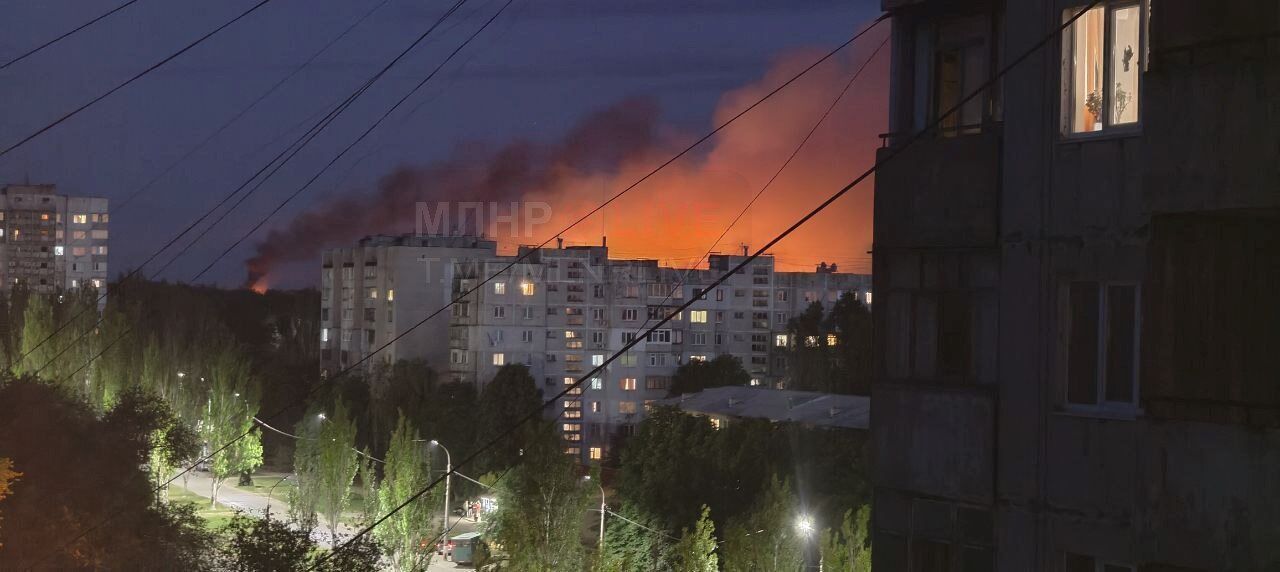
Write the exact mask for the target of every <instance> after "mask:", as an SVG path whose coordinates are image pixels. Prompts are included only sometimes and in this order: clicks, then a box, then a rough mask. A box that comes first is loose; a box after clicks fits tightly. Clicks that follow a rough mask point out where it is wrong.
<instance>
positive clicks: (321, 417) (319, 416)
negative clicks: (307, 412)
mask: <svg viewBox="0 0 1280 572" xmlns="http://www.w3.org/2000/svg"><path fill="white" fill-rule="evenodd" d="M316 419H319V420H321V421H324V420H325V419H328V418H327V417H325V416H324V414H323V413H319V414H317V415H316Z"/></svg>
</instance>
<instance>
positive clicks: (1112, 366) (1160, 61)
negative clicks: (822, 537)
mask: <svg viewBox="0 0 1280 572" xmlns="http://www.w3.org/2000/svg"><path fill="white" fill-rule="evenodd" d="M881 4H882V6H883V8H884V9H886V10H888V11H889V12H890V13H891V14H892V16H893V36H892V40H891V41H892V46H893V64H892V70H891V75H890V77H891V95H890V102H891V104H890V110H891V111H890V131H891V133H890V134H889V135H887V136H886V141H885V148H884V149H882V153H886V154H887V153H893V152H897V151H898V149H900V148H902V146H904V145H906V142H907V140H908V137H909V135H911V134H913V133H915V132H918V131H919V130H921V129H922V128H924V127H925V126H927V125H929V124H930V123H931V122H932V121H934V120H935V119H936V118H938V117H940V116H941V112H943V111H945V110H947V109H949V108H951V107H953V106H956V105H958V104H960V102H961V100H962V98H963V97H964V96H966V95H967V94H968V93H970V92H971V91H973V90H976V89H977V88H978V87H980V86H982V85H984V82H986V81H987V78H989V77H991V76H992V74H993V73H994V71H995V70H997V69H999V68H1000V67H1001V66H1004V65H1006V63H1008V62H1012V61H1015V59H1016V58H1018V57H1020V56H1021V55H1022V54H1023V53H1025V52H1026V51H1028V50H1030V49H1031V48H1032V47H1033V46H1034V45H1035V44H1036V43H1037V42H1039V41H1040V40H1041V38H1043V37H1044V35H1046V34H1048V33H1049V32H1051V31H1052V30H1053V29H1054V28H1055V27H1057V26H1059V25H1060V24H1062V23H1063V22H1064V21H1066V19H1067V18H1070V17H1071V16H1073V15H1075V14H1076V13H1077V11H1078V10H1079V9H1081V8H1082V7H1083V6H1085V5H1087V4H1088V2H1086V1H1085V0H1066V1H1061V0H1059V1H1052V2H1051V1H1046V0H1019V1H1016V2H1014V1H1005V2H999V1H984V0H966V1H951V2H943V1H935V0H883V1H882V3H881ZM1277 37H1280V4H1277V3H1276V2H1275V0H1232V1H1222V2H1194V1H1168V2H1163V1H1158V0H1152V1H1151V2H1147V1H1145V0H1144V1H1141V2H1139V1H1117V0H1104V1H1102V2H1100V3H1098V4H1097V6H1096V7H1095V8H1093V9H1091V10H1090V11H1089V12H1087V13H1085V14H1083V16H1082V17H1081V18H1080V19H1079V20H1077V21H1076V22H1075V23H1074V24H1073V25H1072V26H1071V27H1070V28H1068V29H1067V30H1066V31H1065V33H1064V34H1063V35H1062V36H1061V37H1055V38H1053V41H1051V42H1049V43H1048V44H1047V46H1045V47H1044V48H1043V49H1041V50H1039V51H1036V52H1035V53H1034V54H1032V55H1031V56H1030V57H1029V58H1028V59H1026V60H1025V61H1024V62H1023V63H1022V64H1020V65H1019V66H1018V67H1015V68H1014V69H1013V71H1012V72H1011V73H1009V74H1008V75H1007V76H1005V77H1004V78H1002V79H1001V80H1000V81H999V82H998V83H996V84H995V85H994V87H993V88H992V89H989V90H988V91H985V92H983V93H981V94H979V97H977V98H975V99H973V100H972V101H971V102H969V103H966V104H965V105H964V106H962V107H961V110H960V113H959V114H958V115H954V116H952V117H951V118H949V119H947V120H945V121H944V122H943V123H942V125H941V129H940V130H938V131H937V132H936V133H930V134H929V135H927V136H925V137H924V138H923V139H920V140H918V141H917V142H916V143H915V144H913V145H911V146H910V147H908V148H906V149H905V151H903V152H902V154H901V155H899V156H898V157H897V158H896V159H895V160H893V161H892V162H890V163H888V164H887V165H886V166H885V167H884V168H883V169H881V170H880V171H879V172H877V173H876V192H875V237H874V240H875V243H874V269H875V270H874V273H875V286H876V290H875V292H876V306H875V312H874V320H875V325H876V326H875V328H876V336H875V339H876V345H877V350H876V382H875V384H874V387H873V391H872V396H873V399H874V402H875V409H874V411H873V414H872V423H871V430H872V435H873V439H874V451H875V454H876V458H875V462H874V463H873V481H874V485H875V507H874V514H875V517H874V543H875V568H876V569H877V570H881V569H883V570H895V571H908V572H912V571H926V570H927V571H930V572H933V571H938V572H942V571H961V570H974V571H977V570H1001V571H1011V572H1012V571H1017V572H1022V571H1026V570H1044V571H1053V572H1135V571H1152V572H1155V571H1162V572H1168V571H1179V572H1192V571H1208V570H1276V569H1280V550H1278V549H1277V548H1276V546H1277V544H1276V542H1275V536H1276V533H1277V531H1280V487H1277V486H1276V483H1277V482H1280V454H1277V450H1278V449H1277V438H1278V437H1280V432H1278V430H1280V381H1278V380H1280V358H1277V355H1280V352H1277V350H1276V348H1277V347H1280V319H1277V317H1280V297H1278V296H1276V292H1277V288H1278V287H1280V169H1278V168H1277V165H1278V164H1280V162H1278V161H1277V159H1278V158H1280V147H1278V146H1277V141H1280V106H1278V105H1277V103H1276V102H1277V101H1280V65H1277V62H1280V42H1278V41H1277Z"/></svg>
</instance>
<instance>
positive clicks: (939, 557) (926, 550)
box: [911, 538, 951, 572]
mask: <svg viewBox="0 0 1280 572" xmlns="http://www.w3.org/2000/svg"><path fill="white" fill-rule="evenodd" d="M911 572H951V545H949V544H947V543H945V542H940V541H936V540H927V539H924V538H915V539H912V541H911Z"/></svg>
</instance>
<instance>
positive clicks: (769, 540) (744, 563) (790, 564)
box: [722, 477, 805, 572]
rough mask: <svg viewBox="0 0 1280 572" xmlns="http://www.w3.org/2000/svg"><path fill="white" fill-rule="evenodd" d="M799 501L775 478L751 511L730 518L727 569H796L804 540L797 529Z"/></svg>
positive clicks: (736, 571) (728, 571)
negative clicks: (796, 520)
mask: <svg viewBox="0 0 1280 572" xmlns="http://www.w3.org/2000/svg"><path fill="white" fill-rule="evenodd" d="M798 509H799V503H798V502H797V501H796V498H795V495H793V494H792V493H791V486H790V484H788V483H787V482H786V481H780V480H778V479H777V478H776V477H775V478H773V480H772V481H770V484H769V487H768V488H766V489H765V491H764V494H763V495H761V496H760V500H759V501H758V502H757V503H756V505H755V507H754V508H753V509H752V511H751V513H750V514H747V515H744V516H742V517H739V518H735V519H733V520H731V521H729V523H728V526H727V527H726V529H725V541H724V548H723V552H722V556H723V557H724V570H725V572H796V571H799V570H800V569H801V566H803V565H804V554H803V552H802V548H803V542H805V539H804V538H802V537H800V536H799V534H798V533H797V532H796V529H795V519H796V517H797V516H798Z"/></svg>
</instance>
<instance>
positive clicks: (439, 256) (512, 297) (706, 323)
mask: <svg viewBox="0 0 1280 572" xmlns="http://www.w3.org/2000/svg"><path fill="white" fill-rule="evenodd" d="M457 241H462V242H465V243H466V244H465V245H464V244H455V243H457ZM467 241H471V242H467ZM428 245H429V246H428ZM449 245H453V246H449ZM524 252H527V251H525V250H522V251H521V253H524ZM515 258H516V257H515V256H496V255H494V250H493V243H492V242H491V241H486V240H481V239H475V238H464V237H421V238H389V237H376V238H371V239H367V240H365V241H362V242H361V245H360V246H358V247H357V248H354V249H338V250H334V251H330V252H329V253H326V254H325V257H324V269H323V273H324V274H323V276H322V281H323V289H324V290H323V292H324V294H323V298H322V299H323V302H322V307H321V314H322V315H321V318H322V327H323V328H324V332H325V333H324V334H323V335H322V344H323V345H322V347H323V348H325V349H324V350H322V352H323V354H324V356H327V358H326V360H327V361H326V362H325V364H326V365H325V367H326V368H327V369H329V370H330V371H333V370H334V369H333V368H335V367H337V365H338V364H341V363H347V364H350V363H354V361H355V360H356V359H358V356H360V355H363V352H367V351H369V350H370V349H372V348H376V347H377V346H378V345H381V344H382V343H383V340H386V339H389V338H388V336H390V335H393V332H395V333H398V332H402V331H405V330H406V329H408V327H409V326H410V325H412V324H413V323H415V322H416V321H418V320H421V319H423V318H425V317H426V316H427V315H428V314H429V313H430V312H432V311H435V310H437V309H439V308H441V307H443V306H444V305H445V304H446V303H448V301H449V300H450V299H452V298H453V297H458V296H461V295H462V293H464V292H466V291H468V290H470V289H472V288H474V287H475V286H476V285H477V284H478V283H479V281H481V280H483V279H485V278H487V277H488V276H491V275H494V274H499V273H500V272H501V274H499V275H498V276H497V277H496V278H495V279H494V280H492V281H491V282H489V283H488V284H485V285H484V286H483V287H482V288H479V289H477V290H476V291H475V292H473V293H471V294H470V295H468V296H466V297H465V298H464V299H463V300H462V301H460V302H459V303H458V304H456V305H454V306H453V307H452V308H451V309H450V310H448V311H447V312H446V314H442V315H441V316H439V317H437V318H434V319H432V320H431V321H429V322H428V323H427V324H425V325H424V326H423V328H421V329H420V331H418V332H415V333H414V334H413V335H412V336H409V337H406V338H405V339H402V340H400V341H398V342H396V343H395V345H394V346H393V348H389V349H394V351H393V352H390V353H388V354H386V357H385V359H406V358H413V357H425V358H427V359H428V361H429V362H430V363H431V365H432V367H434V368H436V369H437V371H440V372H441V373H442V374H443V375H444V376H446V377H447V379H450V380H452V381H459V382H464V383H473V384H476V385H483V384H484V383H487V382H488V381H489V380H490V379H492V378H493V376H494V374H495V373H496V372H497V370H498V368H500V367H502V366H503V365H506V364H513V363H520V364H525V365H526V366H528V367H529V370H530V372H531V373H532V375H533V376H534V379H536V380H538V383H539V385H540V386H541V388H542V390H543V393H544V394H545V395H551V394H553V393H556V392H559V391H560V390H562V389H563V388H564V387H565V386H566V385H568V384H572V383H573V382H574V381H576V380H577V379H578V378H579V377H581V376H583V375H585V374H586V373H587V372H588V371H590V370H591V369H593V368H594V367H595V366H596V365H598V364H601V363H603V361H604V360H605V359H606V358H607V357H608V356H609V355H611V354H612V353H613V352H614V351H617V350H619V349H621V348H622V346H623V345H624V344H626V343H627V342H628V341H630V340H631V339H633V337H634V336H636V335H639V333H640V332H642V331H643V330H645V329H646V328H648V327H649V326H651V325H653V324H654V323H656V321H657V320H659V319H660V318H662V317H664V316H665V315H667V314H669V313H671V312H672V311H674V309H675V308H676V307H677V306H679V305H681V304H683V303H684V302H685V301H686V300H688V299H689V298H690V297H698V301H697V302H695V303H694V304H693V306H692V307H690V308H689V309H688V310H686V311H684V312H682V313H681V314H680V315H679V316H678V317H677V318H676V319H674V320H672V321H671V322H670V323H668V324H665V325H664V326H663V327H662V328H661V329H658V330H656V331H655V332H654V333H653V334H652V335H651V336H649V337H648V339H646V340H644V341H642V342H641V343H639V344H637V345H636V346H635V347H634V348H632V350H631V351H629V352H627V353H626V354H624V355H622V356H621V357H620V358H619V359H618V360H616V361H614V362H613V363H611V364H609V366H608V367H607V368H606V370H605V371H604V372H602V373H601V374H600V375H599V376H595V377H594V378H592V379H590V380H589V381H588V382H587V383H585V384H583V385H582V386H580V387H579V388H578V389H576V390H575V391H574V393H573V394H572V395H569V396H568V398H567V399H564V400H562V401H561V403H558V404H556V407H555V408H554V409H553V410H552V411H551V414H552V415H555V416H556V418H557V423H558V424H559V426H560V429H561V432H562V434H563V437H564V439H565V442H566V451H567V452H569V453H570V454H573V455H577V456H579V457H580V458H582V459H583V460H585V461H591V460H600V459H602V458H604V456H606V455H608V454H609V450H610V447H611V442H612V440H613V437H614V436H615V435H617V434H622V435H626V434H629V433H631V432H632V431H634V429H635V425H636V424H637V423H638V422H639V421H640V420H641V419H642V418H643V416H644V412H645V407H646V405H647V404H648V403H650V402H652V401H654V400H657V399H662V398H665V397H666V396H667V390H668V388H669V386H670V383H671V377H672V375H673V374H674V373H675V371H676V368H678V367H679V366H680V364H683V363H686V362H688V361H690V360H700V359H701V360H709V359H712V358H714V357H716V356H718V355H733V356H735V357H737V358H738V359H739V360H741V362H742V365H743V368H744V369H746V370H747V371H748V372H749V373H750V375H751V376H752V383H755V384H758V385H762V386H769V387H773V386H778V385H785V382H786V360H785V358H784V357H783V353H782V351H781V350H782V349H783V347H784V346H786V345H788V343H789V340H787V334H786V326H787V322H788V321H789V320H790V319H791V318H792V317H793V316H795V315H796V314H798V313H800V312H802V311H803V310H804V309H805V308H807V307H808V306H809V304H810V303H812V302H819V303H822V304H823V305H824V306H826V307H828V308H829V307H830V305H831V304H833V303H834V302H835V301H836V300H837V299H838V298H839V297H840V296H841V295H843V294H845V293H852V294H853V295H855V296H857V297H858V299H859V300H862V301H864V302H869V301H870V296H871V294H870V284H871V280H870V277H869V276H865V275H855V274H840V273H837V272H835V270H836V269H835V268H834V267H826V266H825V265H823V267H822V268H821V270H820V271H819V272H778V271H775V269H774V264H773V258H772V257H767V256H766V257H762V258H760V259H758V260H756V261H754V262H753V263H752V264H751V265H749V266H748V267H746V268H744V269H743V270H742V271H741V272H740V273H738V274H735V275H733V276H731V277H730V278H729V280H728V281H726V282H725V283H724V284H722V285H720V286H718V287H716V288H713V289H707V286H708V285H709V284H710V283H711V282H712V281H713V280H714V279H715V278H716V277H718V276H719V275H720V274H722V273H723V272H725V271H728V270H729V269H731V268H732V267H733V266H734V265H736V264H738V263H740V262H741V261H742V260H743V259H744V257H743V256H739V255H723V254H716V255H712V256H711V258H710V260H709V264H710V269H708V270H694V271H692V272H689V273H688V276H687V279H685V271H684V270H681V269H676V268H669V267H663V266H659V265H658V263H657V261H654V260H611V259H610V258H609V252H608V248H607V247H605V246H568V247H563V246H557V247H556V248H543V249H540V250H538V251H536V252H533V253H531V254H530V255H529V256H528V257H527V258H526V259H525V260H523V261H522V262H520V263H519V264H517V265H515V266H512V267H511V268H510V269H507V270H505V271H504V270H503V269H504V268H505V267H506V266H507V265H509V264H510V263H511V262H512V261H513V260H515ZM443 260H452V264H443V265H439V266H434V265H435V264H436V262H433V266H434V267H433V269H432V270H430V271H425V270H424V266H423V263H424V262H427V261H437V262H438V261H443ZM344 265H349V266H345V267H349V268H351V270H350V271H347V270H340V269H341V268H344ZM343 273H345V274H343ZM348 275H349V276H350V278H347V276H348ZM330 276H332V277H330ZM384 277H391V278H384ZM682 280H684V281H683V283H682ZM340 289H343V290H345V291H347V292H348V293H345V294H344V293H342V292H340ZM391 290H394V297H395V299H394V301H392V300H388V299H387V298H386V296H387V292H388V291H391ZM384 316H394V317H393V318H386V317H384ZM384 319H394V320H396V324H397V325H395V326H392V325H391V323H387V324H383V323H382V320H384ZM370 324H375V325H370ZM343 356H345V358H344V357H343ZM344 359H345V360H346V361H345V362H344V361H343V360H344Z"/></svg>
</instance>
